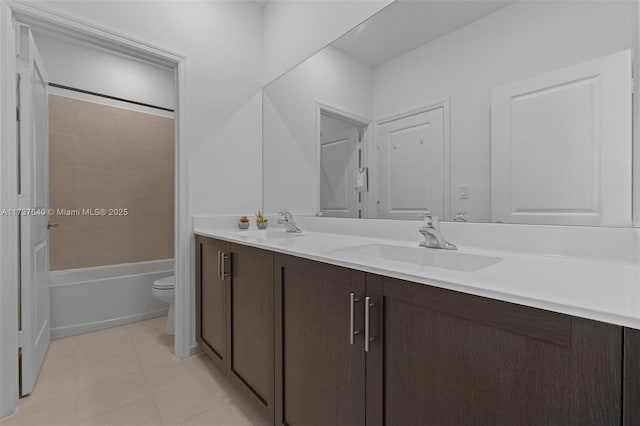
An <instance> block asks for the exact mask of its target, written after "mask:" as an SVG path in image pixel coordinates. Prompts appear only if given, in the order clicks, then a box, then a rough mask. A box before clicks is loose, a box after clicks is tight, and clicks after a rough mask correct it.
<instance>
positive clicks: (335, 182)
mask: <svg viewBox="0 0 640 426" xmlns="http://www.w3.org/2000/svg"><path fill="white" fill-rule="evenodd" d="M320 122H321V127H320V128H321V131H322V133H321V136H320V212H321V213H322V215H323V216H330V217H359V195H358V193H357V192H356V190H355V171H356V169H357V168H359V167H360V146H359V145H360V135H361V129H360V127H359V126H358V125H357V124H354V123H351V122H348V121H345V120H341V119H338V118H335V117H331V116H328V115H324V114H322V115H321V117H320Z"/></svg>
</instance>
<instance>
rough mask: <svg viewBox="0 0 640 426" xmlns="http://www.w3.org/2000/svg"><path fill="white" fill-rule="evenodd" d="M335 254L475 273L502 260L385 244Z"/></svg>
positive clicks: (370, 245)
mask: <svg viewBox="0 0 640 426" xmlns="http://www.w3.org/2000/svg"><path fill="white" fill-rule="evenodd" d="M335 252H341V253H345V254H353V255H357V256H363V257H370V258H378V259H385V260H392V261H396V262H404V263H410V264H413V265H421V266H429V267H433V268H442V269H450V270H454V271H461V272H476V271H479V270H481V269H484V268H488V267H489V266H491V265H495V264H496V263H498V262H500V261H501V260H502V259H501V258H499V257H493V256H484V255H480V254H470V253H461V252H459V251H449V250H438V249H429V248H422V247H415V248H413V247H404V246H393V245H387V244H368V245H364V246H356V247H347V248H342V249H338V250H335Z"/></svg>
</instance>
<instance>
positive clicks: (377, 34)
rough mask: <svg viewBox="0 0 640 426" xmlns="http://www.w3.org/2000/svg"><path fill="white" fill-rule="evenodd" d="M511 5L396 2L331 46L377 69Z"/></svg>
mask: <svg viewBox="0 0 640 426" xmlns="http://www.w3.org/2000/svg"><path fill="white" fill-rule="evenodd" d="M513 2H514V0H475V1H469V0H448V1H446V0H445V1H443V0H435V1H431V0H422V1H397V2H395V3H393V4H392V5H391V6H389V7H387V8H386V9H384V10H383V11H381V12H379V13H378V14H377V15H375V16H373V17H372V18H370V19H369V20H367V21H366V22H364V23H363V24H361V25H359V26H358V27H356V28H355V29H353V30H352V31H350V32H349V33H347V34H345V35H344V36H342V37H341V38H339V39H338V40H337V41H335V42H334V43H333V46H334V47H336V48H338V49H340V50H342V51H343V52H345V53H346V54H348V55H350V56H353V57H355V58H357V59H359V60H360V61H362V62H364V63H365V64H368V65H369V66H371V67H376V66H378V65H380V64H383V63H385V62H388V61H390V60H391V59H393V58H396V57H398V56H400V55H402V54H404V53H407V52H409V51H411V50H413V49H415V48H417V47H418V46H421V45H423V44H425V43H428V42H430V41H432V40H435V39H437V38H438V37H442V36H443V35H445V34H447V33H450V32H452V31H454V30H456V29H458V28H460V27H463V26H465V25H467V24H469V23H471V22H473V21H476V20H478V19H480V18H482V17H484V16H487V15H489V14H491V13H493V12H495V11H496V10H498V9H501V8H503V7H505V6H508V5H509V4H511V3H513Z"/></svg>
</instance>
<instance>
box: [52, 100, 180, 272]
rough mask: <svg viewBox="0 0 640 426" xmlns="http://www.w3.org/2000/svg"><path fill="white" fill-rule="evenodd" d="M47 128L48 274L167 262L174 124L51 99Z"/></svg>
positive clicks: (125, 111) (120, 110) (170, 239)
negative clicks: (103, 212) (90, 212)
mask: <svg viewBox="0 0 640 426" xmlns="http://www.w3.org/2000/svg"><path fill="white" fill-rule="evenodd" d="M49 123H50V124H49V135H50V139H49V167H50V171H49V177H50V182H49V188H50V193H49V200H50V208H51V209H54V210H56V214H54V215H53V216H51V217H50V221H51V222H52V223H57V224H58V225H59V226H58V227H56V228H52V229H51V233H50V238H51V246H50V247H51V254H50V268H51V270H54V271H55V270H62V269H73V268H84V267H91V266H102V265H113V264H119V263H130V262H140V261H147V260H155V259H168V258H172V257H173V208H174V120H173V119H172V118H166V117H162V116H157V115H152V114H145V113H141V112H137V111H131V110H128V109H123V108H116V107H111V106H106V105H101V104H98V103H93V102H88V101H83V100H77V99H72V98H67V97H62V96H57V95H50V97H49ZM58 209H65V210H70V211H75V213H76V214H77V213H79V212H78V209H79V210H80V213H81V211H82V210H83V209H107V215H98V216H88V215H83V214H77V215H73V214H72V215H61V214H57V213H59V212H58ZM110 209H115V210H114V211H112V212H110V211H109V210H110ZM122 209H127V213H128V214H126V215H122V214H123V213H124V212H123V211H122ZM109 213H113V214H115V215H113V216H111V215H109Z"/></svg>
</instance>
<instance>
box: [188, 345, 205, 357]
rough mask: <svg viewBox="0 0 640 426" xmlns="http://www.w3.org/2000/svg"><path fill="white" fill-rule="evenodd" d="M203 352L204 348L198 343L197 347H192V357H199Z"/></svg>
mask: <svg viewBox="0 0 640 426" xmlns="http://www.w3.org/2000/svg"><path fill="white" fill-rule="evenodd" d="M202 352H203V351H202V348H201V347H200V345H199V344H197V343H196V344H195V345H193V346H191V352H190V356H194V355H199V354H201V353H202Z"/></svg>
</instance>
